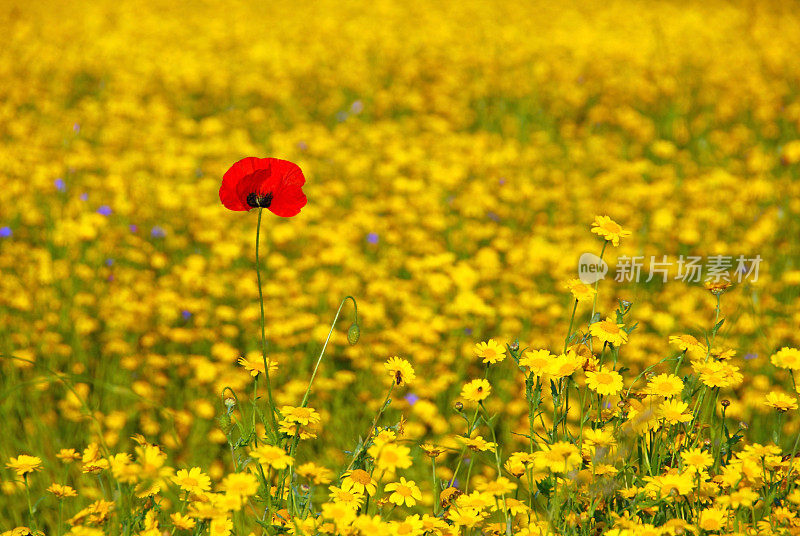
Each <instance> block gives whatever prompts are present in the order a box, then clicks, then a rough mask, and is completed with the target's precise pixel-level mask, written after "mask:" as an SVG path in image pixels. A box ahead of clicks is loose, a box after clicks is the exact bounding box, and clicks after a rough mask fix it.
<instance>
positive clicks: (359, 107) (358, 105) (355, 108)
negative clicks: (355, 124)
mask: <svg viewBox="0 0 800 536" xmlns="http://www.w3.org/2000/svg"><path fill="white" fill-rule="evenodd" d="M350 111H351V112H353V113H354V114H360V113H361V112H362V111H364V103H363V102H361V101H360V100H357V101H355V102H353V104H351V105H350Z"/></svg>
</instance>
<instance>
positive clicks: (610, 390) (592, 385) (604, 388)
mask: <svg viewBox="0 0 800 536" xmlns="http://www.w3.org/2000/svg"><path fill="white" fill-rule="evenodd" d="M586 385H587V386H588V387H589V389H591V390H592V391H594V392H595V393H597V394H599V395H608V396H613V395H615V394H617V393H619V392H620V391H621V390H622V376H620V374H619V372H617V371H615V370H603V369H602V368H601V369H600V370H597V371H588V372H587V373H586Z"/></svg>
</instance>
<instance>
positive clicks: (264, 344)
mask: <svg viewBox="0 0 800 536" xmlns="http://www.w3.org/2000/svg"><path fill="white" fill-rule="evenodd" d="M263 211H264V209H263V208H259V209H258V224H257V225H256V277H257V278H258V301H259V303H260V305H261V358H262V359H263V360H264V377H265V378H266V380H267V381H266V383H267V397H268V399H269V408H270V410H269V414H270V418H271V420H272V430H273V432H274V433H277V432H278V421H277V419H276V418H275V414H276V411H277V410H276V409H275V401H274V400H273V398H272V383H271V382H270V378H269V364H268V363H267V328H266V321H265V320H264V292H263V290H262V289H261V263H260V262H259V256H258V253H259V244H260V242H261V215H262V212H263Z"/></svg>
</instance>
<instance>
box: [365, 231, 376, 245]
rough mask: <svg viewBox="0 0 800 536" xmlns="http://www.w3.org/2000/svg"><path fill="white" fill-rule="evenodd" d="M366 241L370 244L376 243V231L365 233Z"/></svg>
mask: <svg viewBox="0 0 800 536" xmlns="http://www.w3.org/2000/svg"><path fill="white" fill-rule="evenodd" d="M367 242H369V243H370V244H377V243H378V233H367Z"/></svg>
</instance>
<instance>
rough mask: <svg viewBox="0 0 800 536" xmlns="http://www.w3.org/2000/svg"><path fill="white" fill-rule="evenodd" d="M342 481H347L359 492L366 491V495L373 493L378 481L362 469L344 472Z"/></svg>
mask: <svg viewBox="0 0 800 536" xmlns="http://www.w3.org/2000/svg"><path fill="white" fill-rule="evenodd" d="M342 483H347V484H349V485H350V486H352V488H353V489H354V490H355V491H357V492H359V493H366V494H367V495H375V491H376V490H377V488H378V483H377V482H375V480H374V479H373V478H372V477H371V476H370V474H369V473H368V472H366V471H364V470H363V469H353V470H352V471H348V472H346V473H345V474H344V478H343V479H342Z"/></svg>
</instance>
